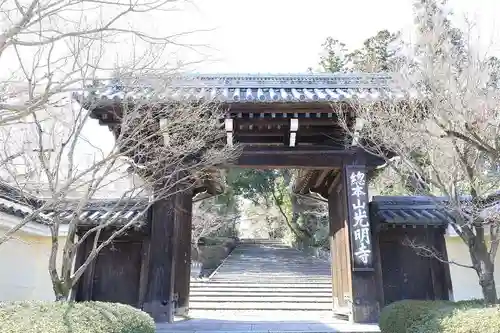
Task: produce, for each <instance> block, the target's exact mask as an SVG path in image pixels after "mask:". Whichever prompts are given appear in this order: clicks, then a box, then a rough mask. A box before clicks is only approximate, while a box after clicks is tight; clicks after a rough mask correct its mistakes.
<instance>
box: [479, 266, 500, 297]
mask: <svg viewBox="0 0 500 333" xmlns="http://www.w3.org/2000/svg"><path fill="white" fill-rule="evenodd" d="M479 284H480V285H481V289H482V291H483V297H484V302H485V303H486V304H496V303H497V301H498V299H497V288H496V285H495V277H494V276H493V271H485V272H482V273H481V274H480V276H479Z"/></svg>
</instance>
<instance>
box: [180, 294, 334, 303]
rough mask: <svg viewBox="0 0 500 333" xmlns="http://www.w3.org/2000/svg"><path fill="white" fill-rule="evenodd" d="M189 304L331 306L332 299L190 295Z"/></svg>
mask: <svg viewBox="0 0 500 333" xmlns="http://www.w3.org/2000/svg"><path fill="white" fill-rule="evenodd" d="M189 302H197V303H201V302H209V303H210V302H221V303H253V304H255V305H257V304H258V303H260V302H265V303H329V304H332V302H333V301H332V297H331V296H329V295H327V296H326V297H297V296H293V295H291V296H283V295H279V294H276V295H272V296H270V295H266V296H264V295H257V296H255V295H243V296H236V295H219V296H213V295H209V296H199V295H190V296H189ZM257 306H258V305H257Z"/></svg>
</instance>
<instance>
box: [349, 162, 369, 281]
mask: <svg viewBox="0 0 500 333" xmlns="http://www.w3.org/2000/svg"><path fill="white" fill-rule="evenodd" d="M345 180H346V195H347V206H348V207H347V211H348V222H349V236H350V243H351V257H352V270H353V271H373V270H374V267H373V248H372V235H371V225H370V218H369V212H368V184H367V181H366V170H365V167H364V166H358V165H350V166H346V167H345Z"/></svg>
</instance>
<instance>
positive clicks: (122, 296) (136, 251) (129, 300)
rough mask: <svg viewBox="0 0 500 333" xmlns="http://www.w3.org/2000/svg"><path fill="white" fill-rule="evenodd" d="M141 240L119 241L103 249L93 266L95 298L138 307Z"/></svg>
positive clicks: (93, 296)
mask: <svg viewBox="0 0 500 333" xmlns="http://www.w3.org/2000/svg"><path fill="white" fill-rule="evenodd" d="M141 248H142V244H141V242H121V241H117V242H115V243H114V244H113V245H112V246H111V245H110V246H107V247H105V248H104V249H102V250H101V252H100V253H99V255H98V256H97V260H96V262H95V267H94V279H93V285H92V300H94V301H106V302H117V303H123V304H129V305H132V306H138V305H139V304H138V301H139V283H140V271H141V269H140V268H141Z"/></svg>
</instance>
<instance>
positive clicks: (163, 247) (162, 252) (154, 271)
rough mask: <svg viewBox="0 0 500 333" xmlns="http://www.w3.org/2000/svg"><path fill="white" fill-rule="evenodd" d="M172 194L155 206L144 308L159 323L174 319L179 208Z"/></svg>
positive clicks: (152, 214)
mask: <svg viewBox="0 0 500 333" xmlns="http://www.w3.org/2000/svg"><path fill="white" fill-rule="evenodd" d="M178 196H179V194H177V193H172V194H170V195H166V196H165V198H162V199H159V200H158V201H156V202H154V203H153V205H152V206H151V214H150V235H151V236H150V248H149V258H148V259H149V260H148V274H147V282H146V285H147V288H146V290H147V291H146V295H145V298H144V304H143V310H144V311H145V312H147V313H149V314H150V315H151V316H152V317H153V319H154V320H155V321H156V322H173V315H174V297H173V296H174V278H175V275H174V272H175V250H176V247H175V243H176V242H175V234H176V223H175V220H176V218H175V215H176V214H175V208H176V204H177V203H178V198H177V197H178Z"/></svg>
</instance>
